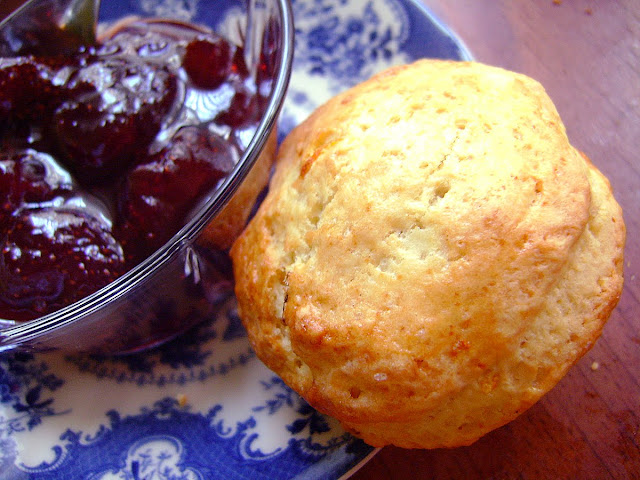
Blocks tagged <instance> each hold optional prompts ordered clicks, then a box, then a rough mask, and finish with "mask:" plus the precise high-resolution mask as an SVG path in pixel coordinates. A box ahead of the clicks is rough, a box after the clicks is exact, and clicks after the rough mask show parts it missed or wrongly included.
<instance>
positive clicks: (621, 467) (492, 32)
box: [352, 0, 640, 480]
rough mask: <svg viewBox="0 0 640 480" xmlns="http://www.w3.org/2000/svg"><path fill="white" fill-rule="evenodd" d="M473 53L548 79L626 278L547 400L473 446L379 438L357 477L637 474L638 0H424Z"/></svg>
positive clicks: (639, 363)
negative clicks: (619, 241)
mask: <svg viewBox="0 0 640 480" xmlns="http://www.w3.org/2000/svg"><path fill="white" fill-rule="evenodd" d="M426 3H427V4H428V5H429V6H430V8H432V9H433V10H434V11H435V12H436V13H437V14H438V15H439V16H440V18H441V19H442V20H444V21H445V22H446V23H447V24H449V25H450V26H451V27H452V28H453V29H454V30H455V31H456V32H457V33H458V35H459V36H460V37H461V38H462V39H463V41H464V42H465V43H466V44H467V46H468V47H469V49H470V50H471V51H472V53H473V54H474V56H475V58H476V59H477V60H480V61H482V62H485V63H489V64H493V65H498V66H502V67H505V68H508V69H511V70H515V71H519V72H522V73H525V74H528V75H530V76H532V77H534V78H536V79H537V80H539V81H540V82H542V84H543V85H544V86H545V87H546V89H547V91H548V93H549V95H550V96H551V97H552V99H553V100H554V102H555V103H556V106H557V108H558V110H559V112H560V115H561V116H562V118H563V119H564V121H565V124H566V127H567V131H568V135H569V137H570V139H571V141H572V143H573V145H574V146H576V147H577V148H579V149H581V150H583V151H584V152H586V153H587V154H588V155H589V156H590V157H591V159H592V160H593V162H594V163H595V164H596V165H597V166H598V167H599V168H600V169H601V170H602V171H603V172H604V173H605V174H606V175H607V176H608V177H609V179H610V180H611V183H612V186H613V189H614V192H615V196H616V198H617V200H618V202H619V203H620V204H621V205H622V208H623V210H624V214H625V221H626V225H627V245H626V253H625V255H626V256H625V288H624V293H623V295H622V298H621V299H620V303H619V304H618V308H617V309H616V310H615V312H614V313H613V316H612V317H611V319H610V321H609V323H608V324H607V326H606V327H605V330H604V333H603V335H602V337H601V338H600V340H599V341H598V342H597V343H596V345H595V346H594V348H593V349H592V350H591V351H590V352H589V353H587V354H586V356H585V357H583V358H582V360H581V361H580V362H579V363H578V364H577V365H576V366H575V367H574V368H573V369H572V370H571V371H570V372H569V374H568V375H567V376H566V377H565V378H564V379H563V380H562V381H561V382H560V383H559V384H558V385H557V386H556V387H555V388H554V389H553V390H552V391H551V392H549V393H548V394H547V395H546V396H545V397H543V399H542V400H541V401H540V402H538V403H537V404H536V405H534V406H533V407H532V408H531V409H529V410H528V411H527V412H525V413H524V414H523V415H521V416H520V417H519V418H517V419H516V420H515V421H513V422H512V423H510V424H508V425H506V426H504V427H502V428H500V429H498V430H496V431H494V432H492V433H490V434H488V435H486V436H485V437H484V438H482V439H480V440H479V441H478V442H476V443H475V444H474V445H472V446H470V447H465V448H457V449H451V450H432V451H421V450H402V449H399V448H394V447H386V448H383V449H382V450H381V451H380V453H378V454H377V455H376V456H375V457H374V458H373V459H372V460H371V461H370V462H369V463H368V464H366V465H365V466H364V467H363V468H362V469H361V470H360V471H359V472H357V473H356V474H355V475H354V476H353V477H352V478H353V479H354V480H365V479H366V480H391V479H402V480H406V479H465V480H468V479H512V478H523V479H607V478H616V479H626V478H629V479H632V478H640V450H639V446H640V2H639V1H637V0H611V1H595V0H563V1H559V0H556V1H553V0H535V1H526V2H525V1H518V2H513V1H511V0H503V1H496V0H454V1H445V0H443V1H440V2H437V1H435V0H427V1H426Z"/></svg>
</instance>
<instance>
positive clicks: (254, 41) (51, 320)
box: [0, 0, 293, 354]
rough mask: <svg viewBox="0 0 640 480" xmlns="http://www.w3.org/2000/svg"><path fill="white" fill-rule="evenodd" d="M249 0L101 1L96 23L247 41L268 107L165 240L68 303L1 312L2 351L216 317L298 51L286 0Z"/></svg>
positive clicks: (96, 342) (143, 339) (122, 338)
mask: <svg viewBox="0 0 640 480" xmlns="http://www.w3.org/2000/svg"><path fill="white" fill-rule="evenodd" d="M56 1H57V2H58V3H62V2H61V1H59V0H56ZM248 2H249V3H248V4H246V3H243V2H239V1H233V0H186V1H185V0H179V1H178V0H175V1H174V0H105V1H103V2H102V5H101V7H100V11H99V15H98V32H100V31H103V30H104V29H107V28H109V27H110V26H112V25H114V24H116V22H119V21H123V20H126V19H128V18H131V17H141V18H163V19H171V20H175V21H178V22H188V23H191V24H195V25H198V26H201V27H203V28H209V29H212V30H213V31H215V32H217V33H219V34H221V35H222V36H223V37H225V38H226V39H228V40H230V41H231V42H233V43H236V44H240V45H242V46H243V47H244V51H245V55H246V56H247V57H248V58H247V62H248V63H247V66H248V67H249V70H250V71H251V70H254V71H255V70H256V69H258V68H262V69H263V75H264V69H265V68H266V69H267V73H266V78H268V79H270V81H267V82H263V83H262V84H261V85H262V87H261V89H265V87H266V90H267V91H261V94H262V95H264V96H265V97H266V99H267V100H266V102H264V103H265V106H264V111H263V114H262V116H261V119H260V121H259V123H258V124H257V128H256V129H255V130H254V131H251V132H248V133H247V135H246V137H245V138H244V140H243V143H244V145H245V147H246V148H245V150H244V152H243V154H242V155H241V158H240V159H239V160H238V161H237V163H236V165H235V167H234V168H233V170H232V172H231V173H230V174H229V175H228V176H227V177H226V178H225V180H224V181H223V182H222V184H221V185H220V186H219V187H218V188H217V189H215V191H213V192H212V193H211V194H210V195H209V196H208V197H207V198H206V199H205V200H204V201H201V202H199V204H198V205H194V208H193V211H192V213H191V215H190V217H189V220H188V221H187V223H186V225H184V226H183V227H182V229H181V230H180V231H179V232H177V233H176V234H175V235H174V236H173V237H172V238H171V239H170V240H169V241H168V242H167V243H166V244H165V245H164V246H163V247H161V248H160V249H159V250H157V251H156V252H155V253H153V254H152V255H151V256H150V257H148V258H147V259H146V260H144V261H143V262H142V263H140V264H139V265H137V266H136V267H134V268H133V269H132V270H130V271H128V272H127V273H126V274H124V275H123V276H121V277H119V278H118V279H116V280H115V281H113V282H111V283H109V284H108V285H106V286H105V287H103V288H102V289H100V290H98V291H97V292H95V293H93V294H91V295H89V296H87V297H85V298H83V299H81V300H79V301H77V302H75V303H73V304H71V305H69V306H67V307H65V308H62V309H60V310H58V311H56V312H53V313H51V314H48V315H45V316H42V317H40V318H36V319H34V320H30V321H26V322H13V321H8V320H0V351H5V350H11V349H22V350H29V351H48V350H70V351H80V352H89V353H99V354H124V353H129V352H134V351H139V350H142V349H146V348H150V347H152V346H154V345H157V344H160V343H162V342H164V341H166V340H169V339H171V338H173V337H175V336H176V335H178V334H179V333H181V332H183V331H184V330H186V329H188V328H190V327H192V326H193V325H195V324H196V323H199V322H201V321H203V320H206V319H211V318H212V317H213V316H214V315H215V312H216V310H217V308H218V307H219V306H220V305H221V304H222V303H223V302H224V301H225V300H226V299H227V298H228V297H229V296H230V295H232V280H231V273H230V271H231V270H230V268H229V260H228V257H227V255H226V250H227V249H228V247H229V246H230V245H231V243H232V242H233V240H234V239H235V238H236V237H237V236H238V235H239V234H240V232H241V230H242V228H243V227H244V225H245V223H246V220H247V217H248V216H249V214H250V211H251V208H252V207H253V205H254V204H255V202H256V198H257V196H258V194H259V193H260V191H261V190H262V189H263V188H264V187H265V186H266V184H267V181H268V175H269V170H270V166H271V162H272V160H273V157H274V154H275V148H276V138H277V132H276V123H277V119H278V115H279V113H280V108H281V106H282V103H283V100H284V96H285V93H286V89H287V86H288V82H289V77H290V73H291V65H292V57H293V19H292V13H291V8H290V5H289V3H288V0H261V1H260V2H257V1H255V2H254V1H253V0H248ZM249 11H250V12H251V13H250V14H249V13H248V12H249ZM249 18H250V19H251V20H250V21H249V20H248V19H249ZM247 24H249V25H248V27H249V28H247ZM265 59H266V60H265ZM262 78H265V77H264V76H263V77H262Z"/></svg>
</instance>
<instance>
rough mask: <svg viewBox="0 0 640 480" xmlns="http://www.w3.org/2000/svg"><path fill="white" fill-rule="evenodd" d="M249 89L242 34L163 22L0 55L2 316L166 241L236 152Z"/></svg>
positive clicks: (40, 305) (91, 286)
mask: <svg viewBox="0 0 640 480" xmlns="http://www.w3.org/2000/svg"><path fill="white" fill-rule="evenodd" d="M257 81H258V83H259V82H260V79H259V78H258V79H257ZM258 91H259V88H258V86H257V85H256V80H255V79H253V78H251V77H250V74H249V71H248V68H247V66H246V65H245V61H244V52H243V50H242V49H241V48H240V47H237V46H235V45H233V44H231V43H229V42H228V41H226V40H225V39H223V38H221V37H219V36H217V35H215V34H213V33H209V32H207V33H205V32H203V31H201V30H199V29H197V28H195V27H189V26H185V25H181V24H174V23H168V22H138V23H130V24H128V25H125V26H123V27H120V28H119V29H118V30H117V31H114V32H112V33H110V34H109V35H108V37H107V38H104V39H101V41H100V42H99V43H98V44H97V45H94V46H82V47H80V48H79V49H78V50H77V51H76V53H75V54H73V55H65V56H64V57H62V56H60V57H56V56H50V55H38V53H37V52H35V53H31V54H29V55H26V56H18V57H5V58H0V234H1V235H2V257H1V259H0V260H1V262H2V263H1V264H0V318H4V319H14V320H19V321H24V320H29V319H33V318H36V317H39V316H42V315H44V314H47V313H50V312H53V311H55V310H58V309H60V308H62V307H64V306H66V305H69V304H71V303H73V302H75V301H77V300H79V299H80V298H82V297H84V296H86V295H89V294H91V293H93V292H95V291H96V290H98V289H100V288H101V287H103V286H105V285H106V284H108V283H109V282H111V281H113V280H114V279H116V278H118V277H119V276H121V275H122V274H123V273H125V272H126V271H128V270H129V269H131V268H132V267H133V266H135V265H137V264H138V263H140V262H141V261H142V260H144V259H145V258H147V257H148V256H149V255H150V254H151V253H153V252H154V251H155V250H156V249H158V248H159V247H161V246H162V245H163V244H164V243H165V242H166V241H167V240H169V238H171V236H173V235H174V234H175V233H176V232H177V231H178V230H179V229H180V228H181V226H182V225H184V224H185V222H186V220H187V217H188V215H189V212H190V210H191V209H192V207H193V206H194V205H196V204H197V203H198V201H199V199H201V198H202V197H203V196H204V195H205V194H207V193H208V192H211V191H212V190H213V189H214V188H216V186H217V185H219V183H220V182H221V181H222V180H223V179H224V178H225V176H226V175H228V174H229V172H230V171H231V170H232V168H233V167H234V165H235V163H236V161H237V160H238V159H239V157H240V156H241V153H242V151H243V149H244V148H245V146H246V145H244V144H243V141H242V139H243V138H245V139H246V138H249V137H250V133H251V132H252V131H253V130H254V129H255V127H256V125H257V122H258V120H259V117H260V114H261V111H262V109H263V107H264V101H265V99H264V97H261V96H260V95H259V94H258Z"/></svg>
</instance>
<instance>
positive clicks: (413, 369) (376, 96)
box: [232, 60, 625, 448]
mask: <svg viewBox="0 0 640 480" xmlns="http://www.w3.org/2000/svg"><path fill="white" fill-rule="evenodd" d="M624 236H625V229H624V223H623V219H622V213H621V210H620V207H619V206H618V204H617V203H616V201H615V200H614V198H613V195H612V193H611V189H610V186H609V184H608V182H607V180H606V179H605V178H604V177H603V176H602V175H601V174H600V172H598V170H596V168H595V167H593V165H592V164H591V163H590V162H588V161H587V160H586V159H585V158H583V157H582V155H581V154H580V153H579V152H577V151H576V150H575V149H574V148H573V147H572V146H571V145H570V144H569V142H568V140H567V137H566V134H565V129H564V127H563V125H562V122H561V120H560V118H559V116H558V113H557V112H556V109H555V107H554V106H553V104H552V102H551V100H550V99H549V98H548V96H547V95H546V93H545V91H544V90H543V88H542V87H541V86H540V85H539V84H538V83H537V82H535V81H533V80H531V79H530V78H528V77H525V76H522V75H518V74H515V73H512V72H507V71H504V70H501V69H498V68H493V67H489V66H485V65H481V64H478V63H454V62H446V61H435V60H424V61H419V62H417V63H415V64H412V65H409V66H401V67H397V68H392V69H390V70H388V71H386V72H383V73H382V74H379V75H377V76H375V77H374V78H372V79H371V80H369V81H367V82H365V83H363V84H361V85H359V86H357V87H355V88H353V89H351V90H349V91H347V92H345V93H343V94H341V95H339V96H337V97H335V98H333V99H332V100H330V101H329V102H328V103H327V104H325V105H324V106H322V107H320V108H319V109H318V110H317V111H316V112H314V113H313V114H312V115H311V116H310V118H308V119H307V120H306V121H305V122H304V123H302V124H301V125H300V126H299V127H298V128H296V129H295V130H294V131H293V132H292V133H291V134H290V135H289V136H288V138H287V139H286V140H285V142H284V143H283V145H282V147H281V150H280V152H279V155H278V163H277V167H276V173H275V176H274V178H273V179H272V183H271V186H270V192H269V194H268V196H267V198H266V200H265V202H264V203H263V204H262V206H261V208H260V209H259V212H258V214H257V216H256V217H255V218H254V219H253V220H252V221H251V222H250V224H249V226H248V228H247V229H246V230H245V232H244V233H243V234H242V235H241V237H240V238H239V239H238V241H237V242H236V243H235V245H234V246H233V248H232V258H233V261H234V273H235V276H236V294H237V298H238V303H239V308H240V315H241V317H242V319H243V321H244V324H245V326H246V328H247V330H248V332H249V337H250V339H251V342H252V345H253V346H254V348H255V350H256V353H257V355H258V356H259V358H260V359H262V360H263V361H264V363H265V364H266V365H267V366H269V367H270V368H271V369H272V370H274V371H275V372H276V373H278V374H279V375H280V376H281V377H282V378H283V379H284V381H285V382H286V383H287V384H289V385H290V386H291V387H292V388H293V389H295V390H296V391H298V392H299V393H300V394H301V395H302V396H303V397H304V398H306V399H307V400H308V401H309V402H310V403H311V404H312V405H313V406H314V407H316V408H317V409H319V410H320V411H322V412H325V413H327V414H329V415H332V416H334V417H336V418H338V419H339V420H340V421H341V422H342V423H343V425H344V426H345V427H346V428H347V429H348V430H350V431H352V432H353V433H355V434H356V435H358V436H360V437H362V438H363V439H364V440H365V441H366V442H367V443H370V444H371V445H375V446H381V445H386V444H395V445H398V446H402V447H413V448H435V447H455V446H459V445H467V444H470V443H472V442H473V441H475V440H477V439H478V438H479V437H480V436H481V435H483V434H485V433H487V432H488V431H490V430H492V429H494V428H496V427H499V426H501V425H503V424H505V423H506V422H508V421H510V420H512V419H513V418H515V417H516V416H517V415H518V414H520V413H521V412H523V411H524V410H525V409H527V408H528V407H529V406H531V405H532V404H533V403H534V402H535V401H536V400H538V399H539V398H540V397H541V396H542V395H543V394H544V393H545V392H547V391H548V390H549V389H551V388H552V387H553V385H555V384H556V382H557V381H558V380H559V379H560V378H561V377H562V376H563V375H564V374H565V373H566V371H567V369H568V368H569V367H570V366H571V365H572V364H574V363H575V362H576V361H577V359H578V358H580V356H582V355H583V354H584V353H585V352H586V351H587V350H588V349H589V348H590V347H591V346H592V345H593V342H594V341H595V340H596V339H597V338H598V336H599V335H600V332H601V330H602V327H603V326H604V323H605V322H606V320H607V318H608V317H609V315H610V313H611V311H612V309H613V308H614V306H615V305H616V303H617V301H618V298H619V296H620V293H621V289H622V263H623V261H622V255H623V244H624Z"/></svg>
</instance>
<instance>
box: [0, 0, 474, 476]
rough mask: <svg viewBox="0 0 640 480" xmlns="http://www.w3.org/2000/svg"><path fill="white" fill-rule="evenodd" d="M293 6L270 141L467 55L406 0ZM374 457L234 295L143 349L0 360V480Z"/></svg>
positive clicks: (336, 0) (278, 466) (271, 466)
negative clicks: (390, 76) (320, 407)
mask: <svg viewBox="0 0 640 480" xmlns="http://www.w3.org/2000/svg"><path fill="white" fill-rule="evenodd" d="M172 3H175V4H176V5H174V8H180V9H183V10H184V12H185V15H186V16H188V15H189V14H190V13H191V14H192V13H193V12H196V11H197V8H198V0H179V1H178V0H169V1H167V2H162V5H163V6H164V7H163V8H170V7H171V4H172ZM293 10H294V18H295V24H296V42H295V60H294V71H293V75H292V79H291V84H290V88H289V91H288V95H287V100H286V103H285V106H284V109H283V112H282V117H281V121H280V125H279V127H280V135H281V138H282V137H283V136H284V135H285V134H286V133H287V132H289V131H290V130H291V128H293V127H294V126H295V125H297V124H298V123H299V122H300V121H302V120H303V119H304V118H305V117H306V116H307V115H308V114H309V113H310V112H311V111H312V110H313V109H314V108H315V107H317V106H318V105H320V104H321V103H322V102H324V101H325V100H327V99H328V98H329V97H331V96H333V95H335V94H336V93H338V92H339V91H341V90H343V89H345V88H347V87H350V86H352V85H354V84H356V83H358V82H360V81H362V80H365V79H366V78H368V77H369V76H371V75H372V74H373V73H375V72H377V71H380V70H382V69H384V68H386V67H388V66H391V65H394V64H400V63H406V62H409V61H411V60H414V59H416V58H420V57H439V58H452V59H468V58H470V55H469V53H468V52H467V50H466V49H465V47H464V46H463V45H462V44H461V43H460V42H459V41H458V40H457V39H456V38H455V37H454V36H453V35H452V34H451V32H449V31H447V29H446V28H445V27H444V26H442V25H441V24H439V23H438V22H437V20H435V19H434V18H433V17H432V16H431V14H430V13H429V12H428V11H426V10H425V9H424V8H423V7H422V6H421V5H419V4H418V3H414V1H413V0H294V1H293ZM159 13H162V12H159ZM374 453H375V449H374V448H373V447H370V446H368V445H366V444H365V443H363V442H362V441H360V440H358V439H356V438H354V437H352V436H351V435H349V434H347V433H345V431H344V430H343V429H342V428H341V427H340V425H339V423H338V422H337V421H335V420H334V419H332V418H329V417H326V416H324V415H321V414H319V413H318V412H316V411H315V410H314V409H313V408H312V407H310V406H309V405H308V404H307V403H306V402H305V401H304V400H303V399H302V398H300V397H299V396H298V395H297V394H295V393H294V392H293V391H291V390H290V389H289V388H288V387H287V386H286V385H284V383H283V382H282V380H280V379H279V378H278V377H277V376H275V375H274V374H273V373H272V372H270V371H269V370H268V369H267V368H266V367H264V366H263V365H262V363H261V362H260V361H259V360H258V359H257V358H256V357H255V355H254V353H253V352H252V350H251V348H250V346H249V342H248V340H247V338H246V334H245V332H244V329H243V327H242V325H241V323H240V319H239V318H238V316H237V313H236V309H235V302H234V299H233V298H232V299H230V300H229V301H228V302H227V304H226V305H225V306H224V308H222V309H221V310H220V312H219V313H218V314H217V315H216V318H213V319H211V320H210V321H207V322H205V323H203V324H201V325H199V326H197V327H195V328H193V329H192V330H191V331H189V332H187V333H185V334H183V335H181V336H180V337H179V338H177V339H175V340H173V341H171V342H169V343H167V344H165V345H163V346H160V347H158V348H156V349H154V350H151V351H148V352H144V353H139V354H133V355H129V356H122V357H111V358H106V357H105V358H103V357H97V356H88V355H78V354H68V353H66V354H64V353H59V352H56V353H47V354H31V353H18V352H13V353H4V354H2V355H0V480H4V479H7V480H9V479H10V480H22V479H88V480H116V479H118V480H143V479H144V480H201V479H217V478H220V479H228V480H233V479H258V480H259V479H329V480H330V479H338V478H346V477H347V476H348V475H349V474H350V473H351V472H353V471H354V470H355V469H356V468H357V466H359V465H361V464H362V463H364V462H365V461H366V460H367V459H368V458H370V457H371V456H372V455H373V454H374Z"/></svg>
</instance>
